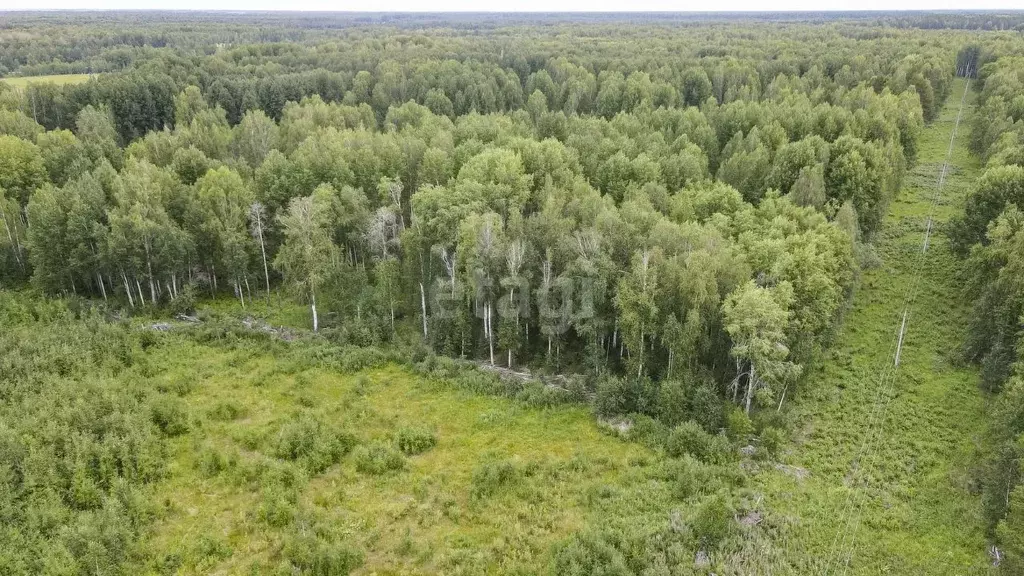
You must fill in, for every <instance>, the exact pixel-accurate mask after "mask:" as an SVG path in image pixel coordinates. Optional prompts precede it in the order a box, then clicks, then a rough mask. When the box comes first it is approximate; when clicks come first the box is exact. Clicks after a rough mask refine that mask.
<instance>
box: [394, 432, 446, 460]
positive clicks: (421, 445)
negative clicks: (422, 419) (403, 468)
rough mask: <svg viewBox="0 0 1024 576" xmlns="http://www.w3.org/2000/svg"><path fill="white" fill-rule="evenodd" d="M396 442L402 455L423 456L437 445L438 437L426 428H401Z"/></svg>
mask: <svg viewBox="0 0 1024 576" xmlns="http://www.w3.org/2000/svg"><path fill="white" fill-rule="evenodd" d="M395 441H396V443H397V444H398V449H399V450H401V451H402V453H404V454H406V455H407V456H412V455H414V454H422V453H423V452H426V451H427V450H430V449H431V448H433V447H434V446H435V445H437V435H436V434H434V432H433V431H431V430H427V429H425V428H401V429H400V430H399V431H398V435H397V437H396V438H395Z"/></svg>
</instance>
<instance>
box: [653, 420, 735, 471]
mask: <svg viewBox="0 0 1024 576" xmlns="http://www.w3.org/2000/svg"><path fill="white" fill-rule="evenodd" d="M665 452H666V453H667V454H668V455H669V456H671V457H673V458H677V457H679V456H682V455H684V454H690V455H692V456H693V457H694V458H696V459H698V460H700V461H701V462H707V463H710V464H718V463H722V462H727V461H728V460H729V459H730V458H731V455H732V447H731V446H730V445H729V441H728V440H727V439H726V438H725V437H723V436H720V435H711V434H708V433H707V432H705V431H704V429H703V428H701V427H700V425H699V424H697V423H696V422H694V421H692V420H690V421H688V422H683V423H682V424H680V425H678V426H676V427H675V428H673V429H672V432H670V433H669V435H668V439H667V440H666V442H665Z"/></svg>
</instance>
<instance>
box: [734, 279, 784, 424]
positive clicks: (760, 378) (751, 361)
mask: <svg viewBox="0 0 1024 576" xmlns="http://www.w3.org/2000/svg"><path fill="white" fill-rule="evenodd" d="M792 299H793V290H792V288H791V287H790V286H789V284H788V283H786V282H783V283H780V284H779V285H777V286H774V287H771V288H763V287H761V286H758V285H757V284H756V283H755V282H754V281H753V280H751V281H749V282H747V283H746V284H744V285H743V286H741V287H739V288H738V289H736V290H735V291H734V292H733V293H732V294H730V295H729V297H728V298H727V299H726V301H725V303H724V304H723V307H722V312H723V315H724V319H725V329H726V331H727V332H728V333H729V336H730V337H731V338H732V350H731V351H730V354H731V355H732V357H733V359H735V361H736V373H737V376H736V378H735V380H734V381H733V386H734V388H733V390H734V392H733V398H734V399H735V398H736V395H737V394H736V391H737V390H738V388H739V385H740V381H741V380H746V384H747V386H746V391H745V393H744V395H743V409H744V411H746V412H747V413H749V412H750V408H751V406H752V405H753V401H754V398H755V396H757V395H758V392H759V391H760V392H763V394H762V395H763V396H765V397H768V398H771V397H772V396H773V394H775V393H776V392H778V387H779V386H780V385H782V384H784V383H786V382H788V381H789V380H791V379H793V378H795V377H797V376H799V374H800V370H801V367H800V366H799V365H797V364H794V363H793V362H791V361H790V360H789V347H788V346H787V343H786V327H787V326H788V324H789V320H790V316H791V313H790V310H789V305H790V302H791V301H792Z"/></svg>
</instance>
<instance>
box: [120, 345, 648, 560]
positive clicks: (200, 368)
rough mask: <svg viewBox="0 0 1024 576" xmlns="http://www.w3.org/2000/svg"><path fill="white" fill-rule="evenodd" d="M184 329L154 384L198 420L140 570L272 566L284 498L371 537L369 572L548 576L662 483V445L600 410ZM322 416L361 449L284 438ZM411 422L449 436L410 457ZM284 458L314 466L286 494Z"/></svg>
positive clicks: (161, 361) (359, 539)
mask: <svg viewBox="0 0 1024 576" xmlns="http://www.w3.org/2000/svg"><path fill="white" fill-rule="evenodd" d="M172 342H173V343H170V344H167V345H166V346H161V352H160V353H159V354H155V355H153V357H152V358H153V364H152V366H151V371H152V372H154V373H156V374H157V375H156V376H154V382H153V384H154V385H155V386H156V387H157V388H158V389H164V390H168V391H172V392H173V391H178V392H179V394H178V396H179V397H180V398H179V399H180V402H181V406H182V407H183V411H184V413H185V414H187V416H186V420H187V421H188V422H190V424H189V425H188V426H187V427H188V431H187V432H186V433H184V434H182V435H180V436H177V437H176V438H174V439H172V444H171V448H170V451H169V454H168V460H169V462H170V464H169V473H168V476H167V478H166V480H164V481H162V482H161V483H160V484H159V485H157V486H156V490H155V495H154V498H153V499H152V500H153V501H154V502H160V503H162V505H161V511H160V514H159V516H160V518H159V519H158V520H157V522H156V523H155V524H154V525H153V526H152V530H151V534H152V536H151V538H150V539H149V541H148V542H146V543H145V544H144V547H145V549H146V550H147V556H149V558H150V560H148V561H147V562H146V564H145V565H144V566H140V567H139V569H140V571H145V570H151V571H155V572H166V571H168V570H171V571H177V573H181V574H206V573H248V572H250V571H251V570H255V571H258V572H261V573H264V572H267V571H269V570H271V569H272V568H274V567H275V566H276V564H277V563H278V562H279V558H280V556H281V555H282V548H285V547H287V546H288V543H287V537H286V535H285V523H284V522H282V523H281V524H280V528H281V529H277V527H275V521H274V520H273V513H274V509H273V508H274V506H280V507H281V508H282V510H279V511H278V512H281V513H282V514H285V515H289V518H292V519H293V521H294V518H300V520H298V521H295V522H294V523H295V524H302V520H301V517H302V516H308V517H309V518H311V519H314V518H315V521H314V520H310V524H314V523H315V524H320V525H327V526H331V527H332V529H333V530H335V531H336V533H337V535H338V537H339V538H340V539H341V540H343V541H345V542H348V543H349V544H350V545H351V546H352V547H353V548H354V549H358V550H360V551H361V552H362V553H363V554H364V557H363V560H364V563H363V564H362V565H361V566H360V567H359V568H358V569H357V571H356V573H365V574H371V573H377V574H399V573H401V574H429V573H439V572H445V573H467V574H469V573H472V574H478V573H488V572H496V571H497V572H502V573H538V572H542V571H543V569H544V568H545V567H546V566H547V564H548V562H549V561H550V557H549V556H550V552H551V550H550V549H551V546H552V544H553V543H555V542H557V541H559V540H561V539H564V538H565V537H567V536H568V535H569V534H571V533H572V532H574V531H576V530H578V529H580V528H582V527H583V526H584V525H586V524H587V523H588V522H590V521H592V520H593V516H594V514H597V513H598V512H599V510H600V509H602V507H603V506H602V505H601V503H602V501H604V500H606V499H608V498H610V497H612V496H614V495H618V494H622V493H628V492H640V491H642V490H650V488H649V486H650V481H649V479H648V478H647V474H646V473H645V471H644V469H645V468H647V467H649V466H650V463H649V460H651V454H650V452H648V451H647V450H646V449H644V448H642V447H640V446H637V445H634V444H630V443H626V442H623V441H620V440H617V439H614V438H611V437H609V436H607V435H605V434H604V433H602V432H601V431H600V430H599V429H598V427H597V426H596V425H595V423H594V422H593V418H592V416H591V415H590V414H589V412H588V411H587V410H585V409H584V408H572V407H565V408H555V409H546V410H545V409H537V408H529V407H526V406H525V405H522V404H519V403H515V402H511V401H508V400H503V399H498V398H492V397H486V396H480V395H476V394H471V393H467V392H462V391H459V390H454V389H452V388H450V387H448V386H446V385H445V384H443V383H440V382H435V381H431V380H428V379H424V378H421V377H417V376H414V375H412V374H410V373H409V372H407V371H405V370H404V369H401V368H398V367H386V368H383V369H376V370H370V371H366V372H362V373H358V374H339V373H337V372H334V371H330V370H325V369H320V368H306V367H302V368H299V369H296V366H295V365H294V364H291V363H289V361H288V359H287V358H277V357H274V356H273V355H272V354H265V353H254V352H252V351H250V350H234V351H232V350H225V349H222V348H220V347H209V346H205V345H202V344H196V343H194V342H191V341H189V340H187V339H185V338H181V339H178V338H173V340H172ZM306 421H316V422H320V423H322V424H323V425H324V429H329V430H331V431H335V432H341V433H343V434H349V435H351V436H352V437H353V438H354V440H355V442H356V443H358V446H357V447H356V448H355V450H354V451H353V452H352V453H350V454H347V455H342V456H341V457H340V458H339V459H338V463H337V464H333V463H330V460H329V459H328V460H327V462H328V465H327V466H326V467H325V468H324V469H323V470H318V469H317V467H316V466H315V463H313V464H311V462H310V461H307V460H305V459H304V457H301V456H300V457H299V458H297V459H295V460H294V462H291V463H289V462H287V460H288V459H289V456H288V451H287V450H286V451H285V452H281V446H282V442H284V441H283V440H282V438H284V437H289V436H290V435H291V434H292V433H293V432H292V431H291V430H290V428H289V427H290V426H294V423H295V422H306ZM403 431H404V433H405V435H406V436H407V437H420V438H422V437H424V436H431V435H432V436H433V438H434V439H435V442H436V444H434V445H432V446H431V445H430V442H425V441H422V440H421V441H420V443H419V445H418V447H417V448H416V449H413V450H409V452H410V454H409V455H405V454H403V453H402V452H401V451H400V450H398V449H397V447H398V446H400V445H405V444H403V443H400V442H398V441H397V440H398V439H397V436H398V435H399V434H400V433H402V432H403ZM299 451H300V452H301V449H300V450H299ZM374 451H376V452H378V453H379V454H371V452H374ZM415 452H419V453H415ZM282 460H284V461H285V464H284V467H285V468H290V469H293V470H291V471H289V472H287V473H298V474H299V475H300V476H301V478H300V480H298V481H297V482H296V484H297V489H296V490H295V491H294V492H293V493H292V496H291V500H289V501H288V503H287V504H284V505H281V504H280V503H278V502H275V500H274V498H275V496H274V494H273V493H272V492H273V491H274V490H275V489H276V488H274V487H273V486H269V487H268V484H267V480H266V477H268V476H272V475H273V474H274V472H273V470H275V469H276V468H278V467H281V466H282V464H281V461H282ZM363 462H374V463H375V464H373V465H367V466H364V465H363ZM389 462H393V463H394V465H391V464H389ZM261 467H262V472H261V474H262V476H261V475H260V473H256V474H254V472H253V471H254V470H260V469H261ZM268 470H269V471H270V472H268ZM246 478H255V479H254V480H252V481H250V480H246ZM652 492H653V493H654V494H655V495H657V496H656V497H659V498H660V497H662V496H664V493H663V491H660V490H652ZM285 500H288V498H286V499H285ZM636 512H637V511H634V513H636ZM292 515H293V516H292ZM291 525H294V524H291ZM286 553H287V551H286ZM152 559H156V560H155V561H154V560H152ZM154 562H155V563H154ZM172 569H173V570H172Z"/></svg>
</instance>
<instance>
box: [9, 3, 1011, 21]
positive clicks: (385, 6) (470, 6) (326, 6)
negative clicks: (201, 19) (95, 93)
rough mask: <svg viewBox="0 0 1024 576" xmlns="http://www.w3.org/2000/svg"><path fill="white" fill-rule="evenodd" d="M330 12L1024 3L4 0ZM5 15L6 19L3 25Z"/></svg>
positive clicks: (21, 6)
mask: <svg viewBox="0 0 1024 576" xmlns="http://www.w3.org/2000/svg"><path fill="white" fill-rule="evenodd" d="M39 9H44V10H45V9H108V10H109V9H136V10H137V9H159V10H325V11H374V12H376V11H382V12H391V11H396V12H449V11H475V12H479V11H489V12H539V11H543V12H562V11H588V12H605V11H608V12H615V11H630V12H643V11H708V10H713V11H751V10H756V11H788V10H811V11H820V10H988V9H1004V10H1005V9H1017V10H1021V9H1024V0H762V1H758V0H711V1H708V0H704V1H700V2H698V1H695V0H691V1H685V0H518V1H516V0H425V1H424V0H419V1H417V0H288V1H281V0H0V11H2V10H39ZM2 20H3V16H0V22H2Z"/></svg>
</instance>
